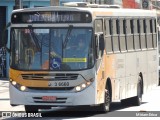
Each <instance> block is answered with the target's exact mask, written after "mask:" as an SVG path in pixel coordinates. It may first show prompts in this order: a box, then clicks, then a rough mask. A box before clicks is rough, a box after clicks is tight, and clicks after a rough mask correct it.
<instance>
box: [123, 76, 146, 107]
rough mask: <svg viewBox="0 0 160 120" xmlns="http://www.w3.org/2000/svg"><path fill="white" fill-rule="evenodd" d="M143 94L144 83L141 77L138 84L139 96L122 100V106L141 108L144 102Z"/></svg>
mask: <svg viewBox="0 0 160 120" xmlns="http://www.w3.org/2000/svg"><path fill="white" fill-rule="evenodd" d="M142 94H143V82H142V78H141V77H140V76H139V80H138V83H137V96H135V97H131V98H127V99H124V100H121V104H122V105H124V106H128V105H129V106H130V105H131V106H140V105H141V102H142Z"/></svg>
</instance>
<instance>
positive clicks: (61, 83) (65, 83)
mask: <svg viewBox="0 0 160 120" xmlns="http://www.w3.org/2000/svg"><path fill="white" fill-rule="evenodd" d="M54 86H69V82H55V83H54Z"/></svg>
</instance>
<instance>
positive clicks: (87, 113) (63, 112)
mask: <svg viewBox="0 0 160 120" xmlns="http://www.w3.org/2000/svg"><path fill="white" fill-rule="evenodd" d="M142 104H145V102H144V103H142ZM128 107H133V106H130V105H126V106H124V105H121V103H120V102H115V103H112V104H111V108H110V112H108V113H102V112H100V111H97V107H95V106H94V107H93V106H92V107H90V106H78V107H67V108H62V109H61V108H60V109H51V110H46V111H41V114H42V118H8V119H7V120H17V119H18V120H22V119H29V120H32V119H47V118H54V119H74V118H85V117H107V116H116V112H115V111H118V110H121V109H125V108H128Z"/></svg>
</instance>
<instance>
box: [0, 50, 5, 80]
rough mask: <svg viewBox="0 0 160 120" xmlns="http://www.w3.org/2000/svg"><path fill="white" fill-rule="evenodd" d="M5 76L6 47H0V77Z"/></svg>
mask: <svg viewBox="0 0 160 120" xmlns="http://www.w3.org/2000/svg"><path fill="white" fill-rule="evenodd" d="M4 77H6V49H5V48H4V47H2V48H0V78H4Z"/></svg>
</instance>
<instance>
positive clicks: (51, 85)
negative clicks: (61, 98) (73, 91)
mask: <svg viewBox="0 0 160 120" xmlns="http://www.w3.org/2000/svg"><path fill="white" fill-rule="evenodd" d="M48 86H49V87H68V86H70V83H69V82H55V81H54V82H51V81H50V82H48Z"/></svg>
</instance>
